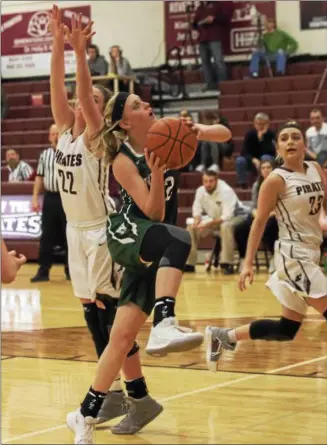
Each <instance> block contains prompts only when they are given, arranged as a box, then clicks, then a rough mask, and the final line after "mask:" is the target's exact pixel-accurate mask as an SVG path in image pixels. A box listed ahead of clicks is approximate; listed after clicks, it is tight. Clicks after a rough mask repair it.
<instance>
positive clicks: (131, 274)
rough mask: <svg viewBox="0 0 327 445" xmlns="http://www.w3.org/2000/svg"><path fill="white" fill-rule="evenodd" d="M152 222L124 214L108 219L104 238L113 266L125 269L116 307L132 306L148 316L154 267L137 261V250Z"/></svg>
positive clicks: (153, 299)
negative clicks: (131, 304) (106, 241)
mask: <svg viewBox="0 0 327 445" xmlns="http://www.w3.org/2000/svg"><path fill="white" fill-rule="evenodd" d="M154 224H155V223H153V222H152V221H150V220H146V219H142V218H138V217H136V216H135V217H134V216H131V214H129V216H128V217H127V216H126V215H124V214H114V215H111V216H110V217H109V219H108V225H107V238H108V247H109V250H110V254H111V256H112V259H113V261H114V262H115V263H117V264H120V265H121V266H123V267H124V268H125V271H124V274H123V279H122V288H121V291H120V298H119V301H118V306H123V305H125V304H127V303H134V304H136V305H137V306H139V308H140V309H141V310H142V311H143V312H144V313H146V314H147V315H150V314H151V312H152V309H153V307H154V303H155V282H156V273H157V265H154V264H152V265H150V264H147V263H144V262H142V261H141V258H140V249H141V245H142V242H143V238H144V235H145V234H146V232H147V230H148V229H149V228H150V227H152V226H153V225H154Z"/></svg>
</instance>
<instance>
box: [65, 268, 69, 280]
mask: <svg viewBox="0 0 327 445" xmlns="http://www.w3.org/2000/svg"><path fill="white" fill-rule="evenodd" d="M65 277H66V280H68V281H70V273H69V270H65Z"/></svg>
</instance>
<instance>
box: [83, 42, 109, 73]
mask: <svg viewBox="0 0 327 445" xmlns="http://www.w3.org/2000/svg"><path fill="white" fill-rule="evenodd" d="M87 55H88V56H89V59H88V64H89V68H90V73H91V75H92V76H106V75H107V74H108V68H109V65H108V62H107V61H106V59H105V58H104V56H101V55H100V51H99V48H98V46H97V45H90V46H89V47H88V49H87Z"/></svg>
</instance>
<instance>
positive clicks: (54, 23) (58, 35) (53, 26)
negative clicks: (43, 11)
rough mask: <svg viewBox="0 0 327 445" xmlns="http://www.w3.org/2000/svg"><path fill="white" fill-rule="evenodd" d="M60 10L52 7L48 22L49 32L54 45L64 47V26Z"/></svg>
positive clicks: (55, 6)
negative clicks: (57, 44)
mask: <svg viewBox="0 0 327 445" xmlns="http://www.w3.org/2000/svg"><path fill="white" fill-rule="evenodd" d="M61 14H62V13H61V10H60V9H59V8H58V6H57V5H53V7H52V12H51V20H50V26H49V27H50V30H51V33H52V36H53V39H54V41H55V42H56V43H59V44H61V45H64V43H65V26H64V25H63V23H62V18H61Z"/></svg>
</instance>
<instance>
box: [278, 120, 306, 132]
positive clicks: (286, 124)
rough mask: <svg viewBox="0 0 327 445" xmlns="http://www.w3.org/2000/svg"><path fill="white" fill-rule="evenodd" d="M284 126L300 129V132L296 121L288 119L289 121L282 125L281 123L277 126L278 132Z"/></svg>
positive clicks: (284, 127) (283, 128)
mask: <svg viewBox="0 0 327 445" xmlns="http://www.w3.org/2000/svg"><path fill="white" fill-rule="evenodd" d="M286 128H296V129H297V130H299V131H301V133H302V130H301V127H300V125H299V124H298V123H297V122H296V121H289V122H286V123H285V124H284V125H282V126H281V127H280V128H279V130H278V134H279V133H280V132H281V131H283V130H285V129H286Z"/></svg>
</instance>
